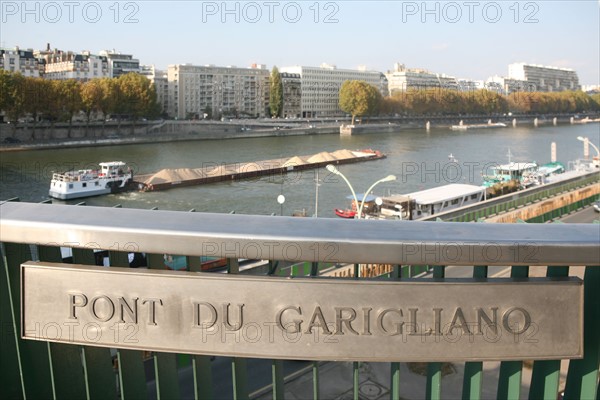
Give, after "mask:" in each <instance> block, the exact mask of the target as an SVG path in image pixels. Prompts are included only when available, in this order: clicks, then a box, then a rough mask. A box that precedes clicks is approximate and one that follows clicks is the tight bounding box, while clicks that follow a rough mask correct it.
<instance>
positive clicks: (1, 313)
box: [0, 244, 25, 399]
mask: <svg viewBox="0 0 600 400" xmlns="http://www.w3.org/2000/svg"><path fill="white" fill-rule="evenodd" d="M0 245H1V244H0ZM5 254H6V253H5V251H4V248H3V249H2V256H4V255H5ZM0 267H1V268H2V271H0V329H2V333H1V335H2V340H0V354H1V355H2V356H1V357H0V371H2V372H1V373H0V388H2V391H3V392H4V395H5V396H6V397H7V398H14V399H20V398H25V388H24V387H23V381H22V379H21V377H22V376H23V369H22V367H21V360H20V359H19V351H18V347H17V340H18V337H19V336H18V333H17V330H16V327H17V325H15V321H14V318H13V312H12V298H11V290H10V285H9V281H10V280H9V274H8V266H7V264H6V263H5V262H4V257H0ZM7 328H10V329H7Z"/></svg>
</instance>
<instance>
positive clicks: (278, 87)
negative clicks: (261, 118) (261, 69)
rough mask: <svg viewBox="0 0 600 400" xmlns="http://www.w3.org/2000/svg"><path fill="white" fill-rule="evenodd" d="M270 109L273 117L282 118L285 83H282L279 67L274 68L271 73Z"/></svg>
mask: <svg viewBox="0 0 600 400" xmlns="http://www.w3.org/2000/svg"><path fill="white" fill-rule="evenodd" d="M269 108H270V110H271V116H272V117H274V118H279V117H280V116H281V112H282V111H283V82H282V81H281V74H280V73H279V70H278V69H277V67H273V70H272V71H271V85H270V95H269Z"/></svg>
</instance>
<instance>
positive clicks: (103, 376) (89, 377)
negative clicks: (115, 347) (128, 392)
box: [81, 346, 117, 400]
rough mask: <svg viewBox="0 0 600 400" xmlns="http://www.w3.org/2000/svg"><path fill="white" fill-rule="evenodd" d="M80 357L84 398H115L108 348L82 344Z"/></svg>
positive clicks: (113, 378) (113, 375)
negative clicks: (83, 380)
mask: <svg viewBox="0 0 600 400" xmlns="http://www.w3.org/2000/svg"><path fill="white" fill-rule="evenodd" d="M81 359H82V362H83V374H84V376H85V391H86V398H87V399H90V400H96V399H98V400H102V399H114V398H116V397H117V390H116V386H115V372H114V370H113V366H112V365H113V364H112V357H111V355H110V350H109V349H106V348H103V347H91V346H83V348H82V349H81Z"/></svg>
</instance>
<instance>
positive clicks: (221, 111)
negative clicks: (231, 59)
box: [167, 64, 270, 119]
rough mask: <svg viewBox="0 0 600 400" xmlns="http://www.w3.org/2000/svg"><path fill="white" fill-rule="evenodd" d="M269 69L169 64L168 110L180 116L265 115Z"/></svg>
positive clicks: (181, 117) (267, 101) (170, 113)
mask: <svg viewBox="0 0 600 400" xmlns="http://www.w3.org/2000/svg"><path fill="white" fill-rule="evenodd" d="M269 76H270V73H269V70H268V69H266V67H265V66H263V65H258V66H257V65H254V66H252V67H250V68H238V67H218V66H214V65H206V66H198V65H190V64H178V65H169V68H168V70H167V80H168V114H169V116H171V117H176V118H179V119H190V118H191V119H197V118H203V116H204V114H205V113H206V114H212V116H213V117H214V116H234V117H238V116H248V117H264V116H266V115H268V111H267V110H268V105H269V97H268V94H269Z"/></svg>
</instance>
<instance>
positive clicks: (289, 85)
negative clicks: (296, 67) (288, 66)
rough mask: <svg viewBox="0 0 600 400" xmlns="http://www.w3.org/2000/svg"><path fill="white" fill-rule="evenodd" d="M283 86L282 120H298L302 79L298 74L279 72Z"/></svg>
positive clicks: (300, 107) (300, 113) (300, 114)
mask: <svg viewBox="0 0 600 400" xmlns="http://www.w3.org/2000/svg"><path fill="white" fill-rule="evenodd" d="M279 75H280V76H281V83H282V85H283V109H282V112H281V116H282V117H283V118H300V117H301V116H302V79H301V77H300V74H291V73H288V72H281V73H280V74H279Z"/></svg>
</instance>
